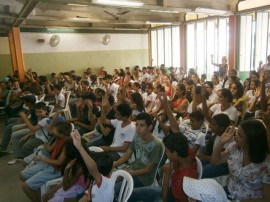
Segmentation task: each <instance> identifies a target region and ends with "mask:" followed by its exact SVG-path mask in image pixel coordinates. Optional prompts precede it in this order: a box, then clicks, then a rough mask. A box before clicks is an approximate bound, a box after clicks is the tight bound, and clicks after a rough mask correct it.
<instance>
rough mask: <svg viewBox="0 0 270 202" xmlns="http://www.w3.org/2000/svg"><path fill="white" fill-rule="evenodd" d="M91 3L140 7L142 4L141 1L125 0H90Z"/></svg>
mask: <svg viewBox="0 0 270 202" xmlns="http://www.w3.org/2000/svg"><path fill="white" fill-rule="evenodd" d="M92 4H100V5H108V6H123V7H142V6H143V5H144V3H142V2H138V1H126V0H92Z"/></svg>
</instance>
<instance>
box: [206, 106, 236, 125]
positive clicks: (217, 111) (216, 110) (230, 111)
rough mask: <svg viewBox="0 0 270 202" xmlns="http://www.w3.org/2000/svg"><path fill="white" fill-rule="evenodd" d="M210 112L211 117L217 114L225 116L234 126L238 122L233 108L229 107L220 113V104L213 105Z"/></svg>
mask: <svg viewBox="0 0 270 202" xmlns="http://www.w3.org/2000/svg"><path fill="white" fill-rule="evenodd" d="M210 111H212V112H213V115H212V117H213V116H215V115H217V114H222V113H223V114H227V115H228V117H229V118H230V120H231V121H233V122H234V123H235V124H237V121H238V113H237V109H236V108H235V107H234V106H230V107H229V108H228V109H226V110H224V111H221V104H214V105H213V106H212V107H211V108H210Z"/></svg>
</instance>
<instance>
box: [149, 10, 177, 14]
mask: <svg viewBox="0 0 270 202" xmlns="http://www.w3.org/2000/svg"><path fill="white" fill-rule="evenodd" d="M150 11H151V12H155V13H180V11H169V10H150Z"/></svg>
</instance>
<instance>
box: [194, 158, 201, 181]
mask: <svg viewBox="0 0 270 202" xmlns="http://www.w3.org/2000/svg"><path fill="white" fill-rule="evenodd" d="M195 158H196V161H197V174H198V179H201V178H202V172H203V167H202V162H201V160H200V159H199V158H198V157H197V156H196V157H195Z"/></svg>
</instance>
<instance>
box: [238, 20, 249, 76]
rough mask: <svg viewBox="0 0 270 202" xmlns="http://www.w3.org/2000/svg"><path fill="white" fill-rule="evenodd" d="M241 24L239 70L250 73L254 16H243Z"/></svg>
mask: <svg viewBox="0 0 270 202" xmlns="http://www.w3.org/2000/svg"><path fill="white" fill-rule="evenodd" d="M240 24H241V26H240V54H239V70H240V71H249V70H250V68H251V58H252V16H251V15H246V16H241V18H240Z"/></svg>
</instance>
